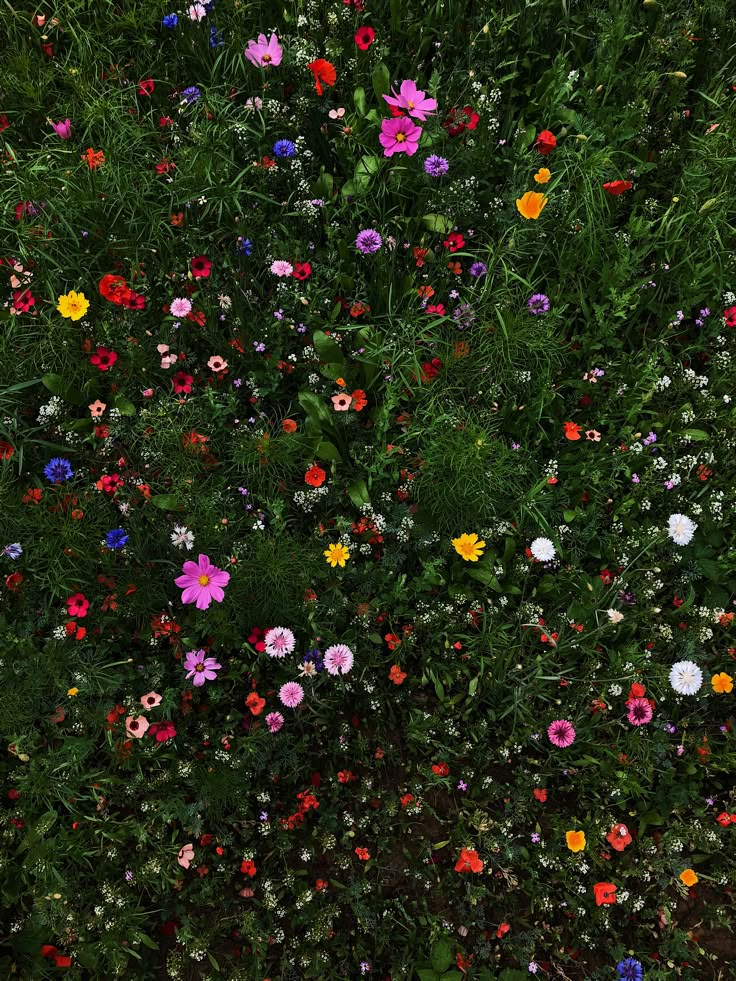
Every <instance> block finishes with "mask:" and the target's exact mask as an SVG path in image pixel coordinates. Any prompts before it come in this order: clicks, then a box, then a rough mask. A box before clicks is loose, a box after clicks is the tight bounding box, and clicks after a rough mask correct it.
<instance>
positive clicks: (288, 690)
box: [279, 681, 304, 709]
mask: <svg viewBox="0 0 736 981" xmlns="http://www.w3.org/2000/svg"><path fill="white" fill-rule="evenodd" d="M279 699H280V701H281V704H282V705H285V706H286V707H287V708H290V709H293V708H296V707H297V705H299V704H300V703H301V702H302V701H303V699H304V689H303V688H302V686H301V685H300V684H299V683H298V682H296V681H287V682H286V684H285V685H282V686H281V687H280V688H279Z"/></svg>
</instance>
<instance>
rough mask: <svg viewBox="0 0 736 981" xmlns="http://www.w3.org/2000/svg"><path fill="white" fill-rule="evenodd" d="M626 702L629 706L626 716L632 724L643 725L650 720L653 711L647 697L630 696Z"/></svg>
mask: <svg viewBox="0 0 736 981" xmlns="http://www.w3.org/2000/svg"><path fill="white" fill-rule="evenodd" d="M627 704H628V708H629V714H628V716H627V718H628V720H629V722H630V723H631V724H632V726H643V725H646V724H647V722H651V721H652V716H653V715H654V712H652V706H651V705H650V704H649V701H648V699H646V698H632V699H631V701H630V702H628V703H627Z"/></svg>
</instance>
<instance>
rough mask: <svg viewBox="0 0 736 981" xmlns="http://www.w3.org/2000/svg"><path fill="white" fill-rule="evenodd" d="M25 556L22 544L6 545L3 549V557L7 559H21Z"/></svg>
mask: <svg viewBox="0 0 736 981" xmlns="http://www.w3.org/2000/svg"><path fill="white" fill-rule="evenodd" d="M22 554H23V547H22V545H21V544H20V542H13V544H12V545H6V546H5V548H4V549H3V555H4V556H5V558H6V559H19V558H20V557H21V555H22Z"/></svg>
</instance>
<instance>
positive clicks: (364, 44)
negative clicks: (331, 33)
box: [355, 24, 376, 51]
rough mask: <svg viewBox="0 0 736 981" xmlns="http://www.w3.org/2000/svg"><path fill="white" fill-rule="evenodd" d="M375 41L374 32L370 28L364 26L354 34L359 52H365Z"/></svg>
mask: <svg viewBox="0 0 736 981" xmlns="http://www.w3.org/2000/svg"><path fill="white" fill-rule="evenodd" d="M375 39H376V32H375V31H374V30H373V28H372V27H368V25H367V24H366V25H364V26H363V27H359V28H358V30H357V31H356V32H355V43H356V44H357V45H358V47H359V48H360V50H361V51H367V50H368V48H370V46H371V45H372V44H373V42H374V41H375Z"/></svg>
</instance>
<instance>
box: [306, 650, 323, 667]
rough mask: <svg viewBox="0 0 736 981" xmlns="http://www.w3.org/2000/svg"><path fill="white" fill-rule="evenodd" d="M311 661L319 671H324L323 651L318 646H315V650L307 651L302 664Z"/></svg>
mask: <svg viewBox="0 0 736 981" xmlns="http://www.w3.org/2000/svg"><path fill="white" fill-rule="evenodd" d="M310 661H311V662H312V664H313V665H314V667H315V670H317V671H318V672H319V671H324V668H325V662H324V661H323V660H322V651H320V650H319V649H318V648H316V647H315V648H314V650H311V651H307V653H306V654H305V655H304V657H303V658H302V664H308V663H309V662H310Z"/></svg>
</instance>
